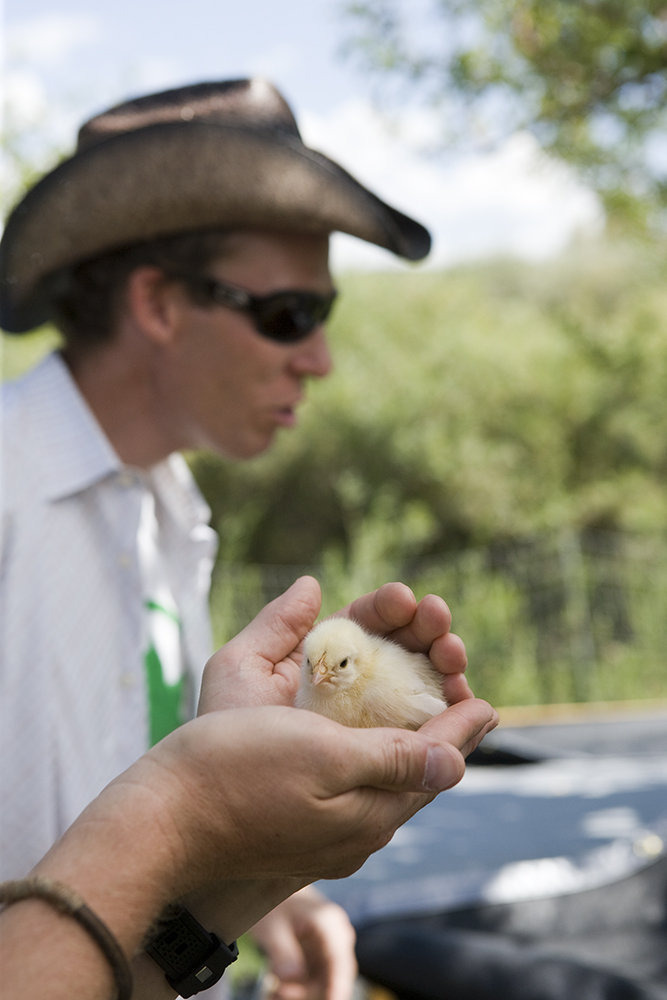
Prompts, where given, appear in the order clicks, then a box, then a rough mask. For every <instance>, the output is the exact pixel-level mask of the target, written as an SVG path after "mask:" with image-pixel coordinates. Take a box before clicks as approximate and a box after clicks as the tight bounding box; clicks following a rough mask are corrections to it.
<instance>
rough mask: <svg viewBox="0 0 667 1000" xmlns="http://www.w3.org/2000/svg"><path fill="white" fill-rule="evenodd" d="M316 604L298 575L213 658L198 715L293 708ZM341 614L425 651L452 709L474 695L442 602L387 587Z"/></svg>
mask: <svg viewBox="0 0 667 1000" xmlns="http://www.w3.org/2000/svg"><path fill="white" fill-rule="evenodd" d="M321 601H322V597H321V592H320V586H319V584H318V582H317V580H315V579H314V578H313V577H310V576H303V577H300V578H299V579H298V580H297V581H296V582H295V583H294V584H292V586H291V587H290V588H289V589H288V590H286V591H285V593H284V594H281V595H280V597H277V598H276V599H275V600H274V601H272V602H271V603H270V604H267V605H266V607H265V608H263V609H262V610H261V611H260V613H259V614H258V615H257V617H256V618H254V619H253V621H252V622H250V624H249V625H247V626H246V628H244V629H243V631H242V632H239V634H238V635H237V636H235V638H233V639H231V640H230V642H228V643H226V645H224V646H223V647H222V648H221V649H219V650H218V651H217V653H214V655H213V656H212V657H211V659H210V660H209V661H208V663H207V664H206V669H205V671H204V679H203V682H202V691H201V697H200V702H199V710H198V711H199V714H200V715H202V714H204V713H205V712H211V711H216V710H220V709H223V708H241V707H252V706H257V705H291V704H292V703H293V701H294V696H295V694H296V689H297V687H298V683H299V670H300V666H301V655H302V644H303V639H304V636H305V635H306V633H307V632H308V631H309V630H310V629H311V628H312V626H313V624H314V623H315V620H316V618H317V616H318V613H319V610H320V606H321ZM339 614H340V615H345V616H347V617H352V618H355V619H356V620H357V621H359V622H360V624H361V625H364V626H365V627H366V628H368V629H370V630H371V631H374V632H379V633H380V634H381V635H388V636H390V637H391V638H392V639H394V640H395V641H396V642H399V643H400V644H401V645H403V646H405V647H406V648H407V649H411V650H417V651H419V652H423V653H426V654H427V655H428V656H429V657H430V659H431V661H432V663H433V665H434V666H435V667H436V669H437V670H439V671H440V673H442V674H443V675H444V685H443V686H444V695H445V698H446V699H447V701H448V702H449V704H450V705H451V704H454V703H456V702H458V701H463V700H464V699H466V698H471V697H472V692H471V690H470V688H469V686H468V683H467V681H466V679H465V676H464V670H465V668H466V662H467V660H466V654H465V648H464V645H463V643H462V641H461V640H460V639H459V637H458V636H457V635H454V634H453V633H452V632H450V626H451V620H452V616H451V614H450V611H449V608H448V607H447V605H446V604H445V602H444V601H443V600H442V598H440V597H436V596H435V595H434V594H428V595H427V596H426V597H424V598H422V600H421V601H417V599H416V598H415V595H414V594H413V593H412V591H411V590H410V588H409V587H406V586H405V584H403V583H386V584H384V586H382V587H380V588H378V590H375V591H373V592H372V593H370V594H366V595H364V596H363V597H359V598H357V599H356V600H355V601H353V602H352V603H351V604H349V605H348V606H347V607H346V608H344V609H343V610H342V611H340V612H339Z"/></svg>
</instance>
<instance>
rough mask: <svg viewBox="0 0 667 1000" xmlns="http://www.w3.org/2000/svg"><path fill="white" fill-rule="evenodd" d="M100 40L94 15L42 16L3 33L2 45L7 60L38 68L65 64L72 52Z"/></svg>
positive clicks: (98, 25) (98, 28)
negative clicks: (27, 61) (4, 48)
mask: <svg viewBox="0 0 667 1000" xmlns="http://www.w3.org/2000/svg"><path fill="white" fill-rule="evenodd" d="M100 36H101V25H100V22H99V21H98V19H97V18H96V17H95V16H94V15H93V14H55V13H49V14H41V15H39V16H36V17H26V18H22V19H21V20H20V21H17V22H16V23H14V24H10V25H9V26H8V27H7V29H6V38H5V45H6V51H7V54H8V56H9V57H10V58H12V59H14V60H16V61H17V62H19V63H20V62H21V61H23V60H30V61H32V62H33V63H36V64H37V65H39V64H41V65H49V66H54V65H57V64H62V63H64V62H65V61H66V60H67V59H68V58H69V56H70V55H71V53H72V52H74V51H75V50H76V49H78V48H79V47H80V46H82V45H87V44H91V43H93V42H95V41H97V40H98V39H99V38H100Z"/></svg>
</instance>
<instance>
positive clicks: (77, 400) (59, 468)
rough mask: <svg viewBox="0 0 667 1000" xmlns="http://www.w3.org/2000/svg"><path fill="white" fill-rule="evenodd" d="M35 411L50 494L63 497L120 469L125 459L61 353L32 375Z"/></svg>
mask: <svg viewBox="0 0 667 1000" xmlns="http://www.w3.org/2000/svg"><path fill="white" fill-rule="evenodd" d="M29 378H30V379H31V381H32V399H33V401H34V409H33V413H32V414H31V416H32V419H33V421H34V426H35V432H36V434H37V435H38V436H39V440H40V454H41V455H42V456H43V461H44V466H43V477H44V478H43V484H44V492H45V495H46V496H47V497H48V498H49V499H51V500H59V499H62V498H64V497H67V496H71V495H72V494H74V493H79V492H80V491H81V490H84V489H86V488H87V487H89V486H91V485H92V484H93V483H95V482H98V481H99V480H101V479H103V478H104V477H105V476H108V475H112V474H113V473H114V472H118V471H120V469H121V468H122V462H121V460H120V458H119V457H118V455H117V454H116V452H115V451H114V449H113V447H112V446H111V444H110V442H109V440H108V439H107V437H106V435H105V434H104V432H103V430H102V428H101V427H100V425H99V424H98V422H97V420H96V419H95V416H94V414H93V412H92V410H91V409H90V407H89V406H88V404H87V403H86V400H85V399H84V397H83V396H82V395H81V393H80V391H79V389H78V387H77V385H76V382H75V381H74V379H73V378H72V375H71V373H70V371H69V369H68V367H67V365H66V364H65V362H64V361H63V358H62V356H61V355H60V354H59V353H53V354H50V355H48V357H46V358H45V359H44V360H43V361H42V362H41V363H40V364H39V365H37V367H36V368H35V369H34V370H33V371H32V372H31V373H30V376H29Z"/></svg>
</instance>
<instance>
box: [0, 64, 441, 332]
mask: <svg viewBox="0 0 667 1000" xmlns="http://www.w3.org/2000/svg"><path fill="white" fill-rule="evenodd" d="M239 228H242V229H251V228H263V229H271V228H273V229H278V230H290V231H295V232H313V233H330V232H334V231H340V232H345V233H350V234H351V235H353V236H358V237H360V238H361V239H363V240H367V241H368V242H370V243H375V244H377V245H378V246H381V247H385V248H386V249H388V250H391V251H392V252H393V253H395V254H397V255H399V256H402V257H405V258H407V259H409V260H419V259H421V258H422V257H424V256H426V254H427V253H428V252H429V249H430V244H431V240H430V236H429V234H428V232H427V230H426V229H424V227H423V226H421V225H420V224H419V223H418V222H415V221H414V220H413V219H410V218H408V216H406V215H403V214H402V213H401V212H399V211H397V210H396V209H394V208H392V207H391V206H390V205H387V204H386V203H385V202H383V201H381V200H380V199H379V198H378V197H376V196H375V195H374V194H372V193H371V192H370V191H369V190H367V188H365V187H364V186H363V185H362V184H360V183H359V182H358V181H356V180H355V179H354V178H353V177H351V176H350V174H348V173H347V172H346V171H345V170H343V169H342V167H340V166H338V164H337V163H334V162H333V161H332V160H330V159H329V158H328V157H326V156H323V155H322V154H321V153H317V152H315V151H314V150H312V149H309V148H308V147H307V146H305V145H304V143H303V141H302V139H301V136H300V134H299V130H298V127H297V124H296V121H295V120H294V116H293V114H292V112H291V110H290V108H289V106H288V105H287V103H286V102H285V100H284V98H283V97H282V96H281V94H280V93H279V92H278V91H277V90H276V88H275V87H274V86H273V85H272V84H270V83H268V82H266V81H264V80H261V79H253V80H230V81H222V82H216V83H201V84H195V85H193V86H188V87H180V88H177V89H175V90H169V91H165V92H163V93H159V94H152V95H148V96H146V97H141V98H138V99H136V100H132V101H128V102H126V103H124V104H120V105H117V106H116V107H113V108H111V109H110V110H108V111H105V112H103V113H102V114H99V115H97V116H96V117H94V118H92V119H90V121H88V122H86V124H84V125H83V126H82V128H81V129H80V131H79V138H78V143H77V148H76V151H75V152H74V154H73V155H72V156H71V157H69V158H68V159H66V160H64V161H63V162H62V163H60V164H59V165H58V166H57V167H55V169H53V170H52V171H50V172H49V173H48V174H46V176H45V177H43V178H42V179H41V180H40V181H39V182H38V183H37V184H36V185H35V186H34V187H33V188H32V189H31V190H30V191H29V192H28V193H27V194H26V196H25V197H24V198H23V200H22V201H21V202H20V203H19V204H18V205H17V206H16V208H15V209H14V211H13V212H12V214H11V215H10V217H9V219H8V221H7V225H6V228H5V232H4V235H3V238H2V243H1V244H0V288H1V291H2V306H1V309H0V326H2V328H3V329H4V330H6V331H7V332H10V333H23V332H25V331H26V330H30V329H32V328H33V327H35V326H38V325H40V324H41V323H44V322H46V321H47V320H48V319H49V318H50V317H51V314H52V301H53V297H54V295H56V294H57V288H58V279H59V276H60V275H62V273H63V271H64V269H66V268H68V267H70V266H71V265H73V264H76V263H77V262H79V261H83V260H89V259H91V258H93V257H97V256H99V255H100V254H103V253H105V252H107V251H110V250H113V249H117V248H121V247H124V246H130V245H132V244H136V243H141V242H143V241H145V240H150V239H153V238H155V237H158V236H166V235H171V234H175V233H179V232H192V231H195V230H204V229H239Z"/></svg>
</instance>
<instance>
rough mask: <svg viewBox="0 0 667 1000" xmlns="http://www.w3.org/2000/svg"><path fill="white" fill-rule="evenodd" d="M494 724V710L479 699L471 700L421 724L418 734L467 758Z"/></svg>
mask: <svg viewBox="0 0 667 1000" xmlns="http://www.w3.org/2000/svg"><path fill="white" fill-rule="evenodd" d="M497 725H498V713H497V712H496V710H495V708H493V707H492V706H491V705H489V704H488V702H486V701H482V700H481V699H479V698H471V699H468V700H466V701H462V702H459V703H458V704H456V705H450V707H449V708H448V709H447V710H446V711H445V712H441V714H440V715H436V716H434V717H433V718H432V719H429V720H428V722H425V723H424V725H423V726H422V727H421V729H420V730H419V732H420V734H422V735H424V736H428V737H430V738H433V739H437V740H438V741H439V742H441V741H446V742H447V743H448V744H450V745H453V746H454V747H456V748H457V750H458V751H459V752H460V753H461V755H462V756H463V757H467V756H468V754H470V753H472V751H473V750H475V749H476V748H477V747H478V746H479V744H480V743H481V742H482V740H483V739H484V737H485V736H486V735H487V733H490V732H491V730H493V729H495V728H496V726H497Z"/></svg>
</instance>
